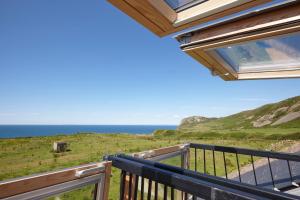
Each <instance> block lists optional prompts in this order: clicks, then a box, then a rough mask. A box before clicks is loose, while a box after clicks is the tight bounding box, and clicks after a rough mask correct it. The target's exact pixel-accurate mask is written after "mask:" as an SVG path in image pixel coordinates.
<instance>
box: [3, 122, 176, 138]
mask: <svg viewBox="0 0 300 200" xmlns="http://www.w3.org/2000/svg"><path fill="white" fill-rule="evenodd" d="M157 129H169V130H174V129H176V126H172V125H0V138H15V137H34V136H50V135H58V134H75V133H85V132H93V133H102V134H105V133H129V134H151V133H152V132H153V131H155V130H157Z"/></svg>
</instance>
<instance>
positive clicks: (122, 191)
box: [120, 170, 126, 200]
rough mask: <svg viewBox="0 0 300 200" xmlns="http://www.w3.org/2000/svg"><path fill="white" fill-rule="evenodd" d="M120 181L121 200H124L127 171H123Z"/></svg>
mask: <svg viewBox="0 0 300 200" xmlns="http://www.w3.org/2000/svg"><path fill="white" fill-rule="evenodd" d="M120 179H121V180H120V200H123V198H124V193H125V182H126V171H124V170H122V171H121V176H120Z"/></svg>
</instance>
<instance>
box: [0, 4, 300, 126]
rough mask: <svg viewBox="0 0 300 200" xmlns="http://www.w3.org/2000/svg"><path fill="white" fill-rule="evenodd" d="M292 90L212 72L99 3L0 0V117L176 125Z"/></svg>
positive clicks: (296, 86)
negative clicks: (230, 79) (228, 78)
mask: <svg viewBox="0 0 300 200" xmlns="http://www.w3.org/2000/svg"><path fill="white" fill-rule="evenodd" d="M299 94H300V79H285V80H264V81H261V80H260V81H235V82H225V81H223V80H221V79H220V78H218V77H213V76H211V75H210V72H209V71H208V70H207V69H206V68H204V67H201V66H200V65H199V64H198V63H197V62H196V61H194V60H193V59H191V58H190V57H188V56H187V55H185V54H184V53H183V52H181V51H180V50H179V44H178V43H177V42H176V41H175V40H174V39H172V37H165V38H158V37H157V36H155V35H153V34H152V33H151V32H149V31H148V30H146V29H145V28H143V27H142V26H141V25H139V24H138V23H136V22H135V21H133V20H132V19H130V18H129V17H127V16H126V15H124V14H123V13H122V12H120V11H119V10H117V9H116V8H114V7H113V6H111V5H110V4H109V3H107V2H106V1H102V0H89V1H85V0H26V1H22V0H1V1H0V124H178V123H179V121H180V120H181V119H182V118H183V117H186V116H191V115H202V116H208V117H213V116H214V117H215V116H217V117H218V116H225V115H229V114H233V113H235V112H238V111H242V110H245V109H251V108H255V107H257V106H260V105H263V104H266V103H270V102H276V101H279V100H282V99H285V98H288V97H292V96H297V95H299Z"/></svg>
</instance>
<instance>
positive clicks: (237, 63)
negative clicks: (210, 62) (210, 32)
mask: <svg viewBox="0 0 300 200" xmlns="http://www.w3.org/2000/svg"><path fill="white" fill-rule="evenodd" d="M299 44H300V33H297V34H293V35H287V36H281V37H276V38H271V39H265V40H258V41H253V42H248V43H245V44H239V45H232V46H227V47H223V48H218V49H216V50H215V51H216V52H217V53H218V54H219V55H220V56H221V58H222V59H224V61H225V62H227V64H229V65H230V66H231V67H232V68H233V69H234V70H235V71H236V72H242V73H245V72H261V71H276V70H292V69H300V45H299Z"/></svg>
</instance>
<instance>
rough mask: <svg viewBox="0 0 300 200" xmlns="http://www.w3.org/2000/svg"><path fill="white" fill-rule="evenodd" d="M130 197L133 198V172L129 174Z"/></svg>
mask: <svg viewBox="0 0 300 200" xmlns="http://www.w3.org/2000/svg"><path fill="white" fill-rule="evenodd" d="M128 190H129V191H128V199H131V193H132V173H130V174H129V188H128Z"/></svg>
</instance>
